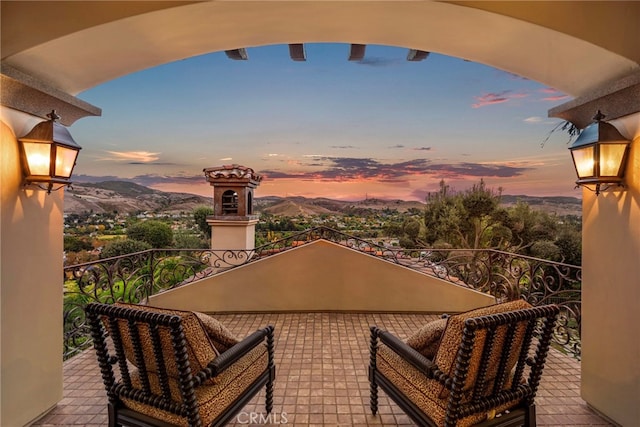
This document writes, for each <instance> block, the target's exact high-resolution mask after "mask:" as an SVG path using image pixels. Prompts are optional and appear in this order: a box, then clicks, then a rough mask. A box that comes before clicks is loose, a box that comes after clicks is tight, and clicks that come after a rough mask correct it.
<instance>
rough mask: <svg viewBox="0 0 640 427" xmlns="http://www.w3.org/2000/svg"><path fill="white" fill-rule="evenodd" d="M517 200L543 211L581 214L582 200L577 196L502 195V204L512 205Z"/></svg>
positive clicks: (559, 213)
mask: <svg viewBox="0 0 640 427" xmlns="http://www.w3.org/2000/svg"><path fill="white" fill-rule="evenodd" d="M518 202H524V203H526V204H528V205H529V206H531V207H532V208H533V209H538V210H541V211H545V212H547V213H555V214H557V215H576V216H582V200H581V199H578V198H577V197H568V196H546V197H535V196H525V195H519V196H512V195H503V196H502V205H503V206H506V207H509V206H514V205H515V204H516V203H518Z"/></svg>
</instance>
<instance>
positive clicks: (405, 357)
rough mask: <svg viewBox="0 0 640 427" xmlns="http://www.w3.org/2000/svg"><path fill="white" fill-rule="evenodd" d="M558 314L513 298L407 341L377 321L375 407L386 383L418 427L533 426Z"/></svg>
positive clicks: (374, 334) (386, 388) (372, 356)
mask: <svg viewBox="0 0 640 427" xmlns="http://www.w3.org/2000/svg"><path fill="white" fill-rule="evenodd" d="M557 314H558V307H557V306H556V305H546V306H540V307H531V305H529V304H528V303H527V302H525V301H522V300H520V301H512V302H508V303H503V304H496V305H493V306H490V307H485V308H481V309H477V310H472V311H469V312H466V313H461V314H456V315H453V316H450V317H449V318H447V319H442V320H437V321H435V322H432V323H431V324H428V325H425V326H424V327H423V328H422V329H421V330H420V331H418V332H417V333H416V334H415V335H414V336H412V337H410V338H409V339H408V340H407V341H406V342H403V341H401V340H400V339H399V338H397V337H396V336H394V335H393V334H391V333H390V332H388V331H384V330H382V329H379V328H378V327H376V326H371V343H370V364H369V383H370V393H371V395H370V404H371V411H372V412H373V414H374V415H375V414H376V413H377V411H378V387H380V388H381V389H382V390H384V391H385V393H386V394H387V395H388V396H389V397H390V398H391V399H392V400H393V401H394V402H396V403H397V404H398V406H400V408H401V409H402V410H403V411H404V412H405V413H406V414H407V415H408V416H409V417H410V418H411V419H412V420H413V421H415V422H416V423H417V424H418V425H420V426H447V427H453V426H470V425H482V426H519V425H525V426H535V425H536V415H535V403H534V398H535V395H536V391H537V388H538V385H539V383H540V379H541V376H542V370H543V368H544V364H545V359H546V357H547V352H548V350H549V344H550V340H551V336H552V334H553V328H554V325H555V320H556V317H557Z"/></svg>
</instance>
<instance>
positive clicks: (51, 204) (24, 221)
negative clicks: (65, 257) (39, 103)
mask: <svg viewBox="0 0 640 427" xmlns="http://www.w3.org/2000/svg"><path fill="white" fill-rule="evenodd" d="M38 121H40V120H39V119H33V118H31V117H29V116H26V115H22V114H19V113H15V112H12V111H8V110H6V109H3V110H2V121H1V122H0V138H1V146H0V166H1V167H0V171H1V172H0V198H1V202H0V207H1V214H0V425H2V426H22V425H26V424H28V423H29V422H30V421H32V420H33V419H35V418H37V417H38V416H40V415H41V414H42V413H44V412H45V411H47V410H48V409H49V408H51V407H52V406H54V405H55V404H56V403H57V402H58V401H59V400H60V399H61V398H62V286H61V284H62V248H63V244H62V223H63V222H62V212H63V198H62V197H63V195H62V193H63V191H60V192H54V193H52V194H51V195H47V194H46V192H44V191H40V190H35V191H34V190H23V189H22V188H21V181H22V172H21V170H20V162H19V155H18V153H19V151H18V142H17V140H16V137H15V134H14V130H15V133H17V134H18V135H23V134H24V133H26V130H28V129H30V128H31V126H33V125H34V124H35V123H37V122H38Z"/></svg>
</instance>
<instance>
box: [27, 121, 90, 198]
mask: <svg viewBox="0 0 640 427" xmlns="http://www.w3.org/2000/svg"><path fill="white" fill-rule="evenodd" d="M47 117H49V120H47V121H44V122H40V123H38V124H37V125H36V126H35V127H34V128H33V129H31V132H29V133H28V134H26V135H25V136H23V137H22V138H18V141H19V142H20V146H21V153H20V156H21V160H22V167H23V171H24V175H25V178H24V185H25V186H27V185H36V186H37V187H39V188H40V189H42V190H47V194H50V193H51V191H52V190H53V187H54V185H56V184H59V186H58V188H56V189H55V190H53V191H57V190H59V189H61V188H62V187H64V186H65V185H69V184H71V181H70V179H71V173H72V172H73V167H74V166H75V165H76V158H77V157H78V152H79V151H80V149H81V148H82V147H80V146H79V145H78V144H77V143H76V142H75V141H74V140H73V138H72V137H71V134H70V133H69V131H68V130H67V128H66V127H64V126H62V125H61V124H59V123H57V120H58V119H59V118H60V116H58V115H57V114H56V111H55V110H53V111H51V113H49V114H47Z"/></svg>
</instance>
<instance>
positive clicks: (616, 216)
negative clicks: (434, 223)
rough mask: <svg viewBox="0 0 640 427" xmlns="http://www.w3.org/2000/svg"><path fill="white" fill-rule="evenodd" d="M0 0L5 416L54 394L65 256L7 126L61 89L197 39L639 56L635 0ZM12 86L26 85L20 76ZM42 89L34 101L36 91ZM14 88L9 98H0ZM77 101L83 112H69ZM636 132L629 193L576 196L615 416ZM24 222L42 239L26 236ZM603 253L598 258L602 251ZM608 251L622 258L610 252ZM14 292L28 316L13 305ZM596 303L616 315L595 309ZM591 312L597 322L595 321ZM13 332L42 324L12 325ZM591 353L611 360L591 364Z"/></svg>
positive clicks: (639, 273) (544, 73)
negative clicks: (25, 186) (581, 201)
mask: <svg viewBox="0 0 640 427" xmlns="http://www.w3.org/2000/svg"><path fill="white" fill-rule="evenodd" d="M0 6H1V8H2V9H1V11H2V14H1V18H2V23H1V24H2V25H1V29H2V30H1V31H2V37H1V53H2V66H3V69H2V74H3V88H2V90H3V92H2V121H3V123H2V127H1V128H0V130H1V132H2V150H1V153H0V154H2V156H0V163H1V164H2V172H1V176H0V178H1V179H0V188H1V190H2V191H1V194H2V203H3V204H2V222H1V224H0V225H1V229H0V232H1V235H2V247H3V250H2V251H1V252H0V257H1V258H0V260H1V261H2V269H1V273H0V274H1V278H2V282H1V286H2V287H1V289H0V291H1V298H0V302H1V304H2V305H1V312H0V315H1V318H2V326H1V327H2V330H1V332H2V333H1V334H0V336H2V346H1V347H2V359H1V364H2V366H1V368H2V375H1V377H2V379H1V380H0V387H2V388H1V389H0V395H1V396H2V412H0V424H7V425H21V424H24V423H27V422H29V421H30V420H33V419H34V418H36V417H37V416H38V415H39V414H40V413H42V412H43V411H46V410H47V409H48V408H49V407H50V406H51V405H52V404H55V402H56V401H57V400H56V399H59V398H60V390H61V387H62V384H61V382H60V381H61V375H60V374H61V367H60V361H59V355H60V353H61V351H60V346H59V345H55V344H54V343H61V339H60V338H59V337H60V334H61V331H60V329H61V327H60V323H59V322H57V321H52V320H51V319H58V318H60V317H61V315H60V313H61V310H62V308H61V296H60V295H59V292H58V291H56V289H59V288H57V287H58V286H59V283H58V278H59V277H61V265H60V264H61V263H60V262H59V257H58V256H57V255H52V254H59V253H60V252H61V248H62V221H61V218H62V214H61V210H62V197H63V195H62V194H61V193H59V194H54V195H52V196H50V197H49V198H45V197H44V195H43V194H37V195H28V196H27V195H25V194H24V192H22V191H21V190H20V174H21V172H20V170H19V167H18V162H17V161H16V159H17V141H16V135H22V134H24V133H25V131H26V130H28V129H30V127H31V126H33V124H34V123H35V122H37V121H38V118H37V117H44V114H46V113H47V112H49V111H50V109H51V107H52V105H51V104H50V103H51V102H59V103H60V104H61V105H63V104H66V103H69V102H70V100H72V99H73V98H72V95H76V94H78V93H80V92H82V91H83V90H86V89H88V88H91V87H94V86H96V85H99V84H101V83H103V82H106V81H108V80H111V79H114V78H117V77H119V76H122V75H125V74H128V73H131V72H134V71H137V70H141V69H144V68H149V67H153V66H157V65H160V64H163V63H167V62H171V61H175V60H179V59H183V58H188V57H191V56H194V55H200V54H204V53H208V52H212V51H220V50H226V49H233V48H238V47H251V46H259V45H267V44H276V43H294V42H295V43H304V42H345V43H362V44H386V45H396V46H402V47H410V48H414V49H421V50H425V51H432V52H438V53H443V54H447V55H451V56H457V57H461V58H465V59H469V60H471V61H476V62H481V63H484V64H487V65H490V66H493V67H496V68H499V69H502V70H505V71H509V72H512V73H515V74H518V75H521V76H524V77H527V78H530V79H533V80H536V81H538V82H541V83H544V84H546V85H549V86H552V87H554V88H556V89H558V90H561V91H563V92H566V93H568V94H570V95H573V96H576V97H585V96H590V94H592V93H594V92H597V91H599V90H602V89H603V88H605V89H606V88H610V87H613V86H615V85H616V84H617V82H619V81H621V80H624V79H625V78H628V77H630V76H631V77H634V76H638V73H639V70H640V65H639V64H640V49H638V42H637V40H640V33H639V31H640V27H639V26H638V25H637V22H638V19H639V17H640V3H636V2H546V1H541V2H526V1H525V2H508V1H507V2H482V1H456V2H435V1H433V2H432V1H408V2H396V1H393V2H367V1H334V2H306V1H301V2H278V1H273V2H272V1H269V2H217V1H215V2H214V1H211V2H198V1H166V2H165V1H130V2H112V1H102V2H75V1H58V2H47V1H33V2H27V1H12V2H8V1H3V2H1V3H0ZM5 75H6V76H9V79H18V81H19V83H20V85H21V86H20V85H18V86H13V85H12V86H9V85H7V84H5V83H6V82H5V80H4V78H5ZM634 78H635V77H634ZM635 84H636V85H637V83H635ZM24 87H29V88H31V89H34V90H33V91H31V92H22V89H23V88H24ZM43 91H44V93H46V94H47V97H46V102H45V101H44V99H45V98H39V97H35V96H32V95H33V94H34V93H41V92H43ZM16 99H17V100H18V101H20V102H18V103H17V104H14V103H13V102H9V101H14V100H16ZM594 99H595V98H594ZM624 100H625V98H623V101H624ZM626 100H627V101H629V99H626ZM633 101H634V102H636V103H637V100H633ZM76 102H77V101H76ZM83 108H84V107H83ZM632 108H635V107H632ZM85 109H86V110H91V108H88V107H86V108H85ZM627 111H628V109H627ZM637 111H638V110H637V109H636V110H633V112H634V113H636V114H635V115H634V116H633V117H631V118H627V119H625V120H624V122H623V123H622V125H623V126H624V127H625V128H626V130H627V135H629V136H630V137H633V136H637V135H638V134H639V133H640V131H639V130H638V129H639V128H640V126H639V125H638V123H637V122H639V121H640V120H639V119H638V114H637ZM88 114H97V113H96V112H95V110H93V112H89V113H88ZM62 115H63V117H65V116H67V115H66V114H62ZM85 115H86V114H85ZM67 117H69V116H67ZM79 117H82V114H79V115H77V116H76V117H75V118H73V119H70V120H69V121H68V122H67V123H66V124H71V123H72V122H73V120H75V119H77V118H79ZM634 147H635V148H634V149H635V151H632V155H631V162H632V166H631V168H632V171H635V173H633V174H631V176H630V177H629V190H628V192H627V193H626V195H625V196H622V197H620V198H619V199H618V198H616V197H613V198H605V197H601V198H600V199H598V200H596V199H595V198H594V197H593V196H592V195H588V194H586V197H585V215H587V216H588V218H587V219H588V221H587V222H588V225H587V227H591V228H589V230H592V233H590V239H589V241H588V245H589V247H590V248H595V249H592V250H591V251H589V252H588V253H587V254H586V257H585V261H584V263H585V265H586V266H587V268H586V269H585V286H592V285H593V287H594V288H596V287H602V284H603V283H604V284H606V288H607V292H602V291H597V290H596V291H594V293H593V298H592V300H593V301H592V302H589V304H591V305H590V310H592V311H591V312H588V310H585V317H586V316H587V315H590V316H591V317H590V319H593V320H592V321H590V322H588V321H587V319H585V322H584V323H583V326H584V327H585V329H586V326H587V325H588V326H589V328H593V330H595V331H597V332H598V333H597V334H595V335H594V336H592V337H589V339H590V340H591V343H592V344H590V345H592V346H593V347H592V348H595V347H596V346H598V345H599V346H600V347H603V348H609V347H610V348H612V349H613V350H612V351H611V352H609V353H606V352H602V351H601V354H600V356H599V358H598V359H597V360H595V359H592V360H591V361H587V357H586V354H587V353H588V351H587V349H586V348H583V354H585V358H584V359H583V383H584V382H588V381H591V383H590V385H589V386H588V387H587V388H594V386H596V385H597V386H598V388H600V390H599V391H598V392H597V393H598V394H597V395H594V396H595V397H594V400H593V402H594V405H595V404H597V406H599V407H600V408H601V409H602V410H604V411H605V412H606V411H608V412H609V413H610V416H612V417H613V416H621V418H619V419H620V422H623V423H624V420H636V419H638V415H639V414H638V405H637V402H634V400H633V396H637V395H638V394H639V391H640V389H639V387H640V386H639V385H638V375H637V369H635V364H636V362H635V361H636V360H637V357H638V355H639V354H640V351H639V350H638V348H637V347H636V348H635V349H631V351H630V352H628V353H624V354H622V355H621V354H620V353H621V352H619V351H617V350H618V349H620V348H626V346H625V345H624V343H628V342H631V341H632V340H631V339H630V338H634V337H637V332H638V329H637V327H636V326H634V327H633V328H632V327H631V326H630V325H631V324H632V323H634V322H632V317H633V315H634V314H635V313H634V311H635V309H637V307H634V306H633V304H629V303H628V302H626V303H625V301H633V300H634V297H635V298H636V301H637V297H638V295H639V294H638V291H637V290H635V288H633V287H631V286H629V285H627V284H631V285H633V284H637V282H638V278H639V277H640V267H639V266H638V265H637V264H638V263H637V259H636V260H635V262H634V256H636V257H637V255H638V253H637V248H638V247H639V242H640V231H639V228H638V227H640V226H639V225H638V224H640V213H639V211H640V207H639V206H640V202H639V200H640V190H639V188H640V178H639V177H638V172H637V171H638V170H640V164H639V163H638V162H639V160H638V159H639V158H640V156H639V155H638V154H637V151H638V148H637V147H638V143H637V141H636V142H635V143H634ZM612 219H613V220H612ZM34 230H35V232H37V236H38V237H37V240H38V244H35V243H34V242H33V241H34V240H36V235H35V234H33V233H34ZM30 233H31V234H30ZM24 236H32V237H31V238H29V239H25V238H24ZM609 236H615V237H616V238H614V239H612V238H609ZM597 248H601V249H597ZM607 258H610V264H607V263H603V262H602V261H603V260H606V259H607ZM36 262H37V263H38V265H39V268H38V269H31V268H25V263H36ZM616 262H624V263H625V264H626V265H627V266H628V268H625V269H615V268H614V269H612V268H610V267H609V266H608V265H616ZM614 296H615V297H614ZM26 307H29V311H30V316H29V321H23V315H24V311H25V309H26ZM621 307H622V308H623V309H622V310H621V309H620V308H621ZM599 309H600V310H602V311H603V312H607V311H609V312H615V316H606V317H605V316H601V317H597V316H594V314H595V313H596V312H597V311H598V310H599ZM603 317H604V320H606V322H604V323H605V324H603V325H601V326H598V325H596V323H598V322H600V323H602V322H601V321H602V320H603ZM608 330H615V331H616V333H615V334H610V333H607V331H608ZM24 336H29V337H45V338H46V339H41V340H37V339H31V340H24V339H23V337H24ZM598 340H601V342H597V341H598ZM604 340H606V343H605V342H604ZM603 344H604V345H603ZM612 352H613V353H612ZM585 364H586V366H587V368H589V369H587V370H585V369H584V367H585ZM605 365H606V366H605ZM599 366H600V367H606V368H607V370H606V371H605V372H602V371H600V369H601V368H599ZM634 369H635V371H634ZM629 372H636V374H635V376H634V375H631V374H629ZM623 374H627V375H630V376H631V382H628V381H626V380H623V379H621V376H622V375H623ZM588 376H590V379H587V377H588ZM599 376H602V377H606V381H604V380H603V379H602V378H600V377H599ZM625 378H627V379H628V377H625ZM603 381H604V382H603ZM600 386H601V387H600ZM587 391H588V392H591V390H587ZM620 414H622V415H620Z"/></svg>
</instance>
